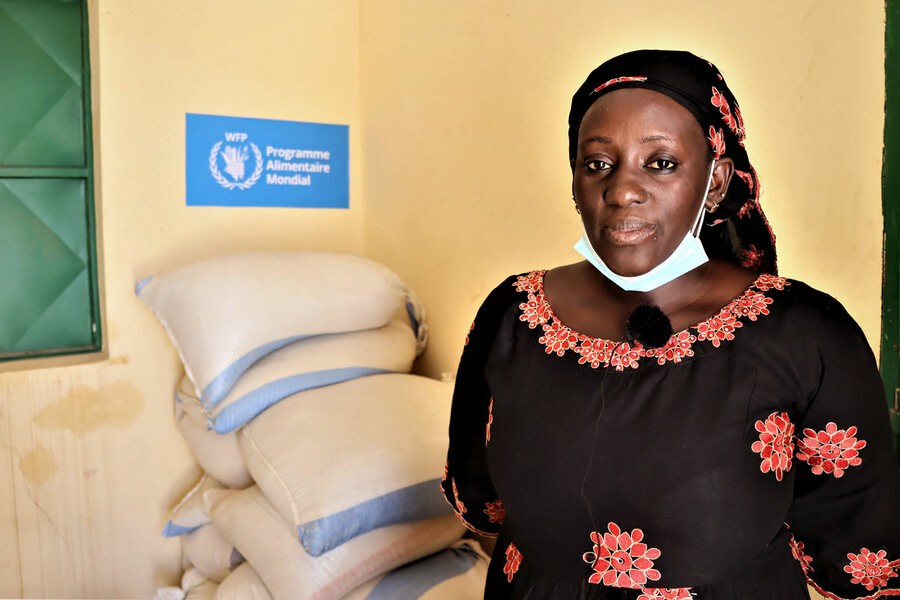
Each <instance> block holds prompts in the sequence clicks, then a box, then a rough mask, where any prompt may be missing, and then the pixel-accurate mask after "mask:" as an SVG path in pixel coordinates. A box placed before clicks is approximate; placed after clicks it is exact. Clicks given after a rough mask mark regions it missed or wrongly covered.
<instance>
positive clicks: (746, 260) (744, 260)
mask: <svg viewBox="0 0 900 600" xmlns="http://www.w3.org/2000/svg"><path fill="white" fill-rule="evenodd" d="M764 254H765V252H762V251H761V250H759V249H757V247H756V246H755V245H753V244H750V247H749V248H747V249H746V250H742V251H741V266H742V267H744V268H745V269H754V268H756V267H758V266H759V263H760V262H761V261H762V257H763V255H764Z"/></svg>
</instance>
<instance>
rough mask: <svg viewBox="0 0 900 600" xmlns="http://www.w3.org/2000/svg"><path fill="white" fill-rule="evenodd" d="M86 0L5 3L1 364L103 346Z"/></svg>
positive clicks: (0, 34) (0, 27) (0, 31)
mask: <svg viewBox="0 0 900 600" xmlns="http://www.w3.org/2000/svg"><path fill="white" fill-rule="evenodd" d="M86 4H87V0H0V57H3V58H2V60H0V90H2V91H0V361H9V360H14V359H21V358H36V357H42V356H54V355H61V354H76V353H86V352H96V351H99V350H100V349H101V347H102V336H101V333H102V331H101V326H100V325H101V324H100V299H99V289H98V282H97V245H96V222H95V215H94V174H93V171H94V165H93V139H92V138H93V134H92V132H93V125H92V120H91V93H90V89H91V85H90V54H89V43H88V14H87V6H86Z"/></svg>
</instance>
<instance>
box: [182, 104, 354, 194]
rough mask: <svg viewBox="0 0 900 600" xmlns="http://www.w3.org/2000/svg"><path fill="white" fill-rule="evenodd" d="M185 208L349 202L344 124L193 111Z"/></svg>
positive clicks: (189, 118)
mask: <svg viewBox="0 0 900 600" xmlns="http://www.w3.org/2000/svg"><path fill="white" fill-rule="evenodd" d="M185 138H186V168H187V179H186V193H187V204H188V206H296V207H307V208H313V207H314V208H347V207H349V205H350V150H349V128H348V127H347V126H346V125H329V124H325V123H301V122H297V121H275V120H271V119H249V118H241V117H220V116H216V115H198V114H192V113H188V114H187V118H186V135H185Z"/></svg>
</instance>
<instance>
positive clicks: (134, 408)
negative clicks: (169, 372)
mask: <svg viewBox="0 0 900 600" xmlns="http://www.w3.org/2000/svg"><path fill="white" fill-rule="evenodd" d="M144 405H145V401H144V396H143V394H141V392H140V391H139V390H138V389H137V388H136V387H135V386H134V384H132V383H131V382H128V381H114V382H112V383H108V384H106V385H104V386H102V387H99V388H92V387H90V386H86V385H77V386H74V387H72V388H71V389H70V390H69V393H68V394H67V395H66V396H65V397H64V398H62V399H61V400H58V401H56V402H54V403H53V404H50V405H48V406H46V407H44V408H43V409H42V410H41V411H40V412H39V413H38V414H37V415H36V416H35V417H34V423H35V424H36V425H38V426H40V427H44V428H46V429H64V430H69V431H72V432H73V433H75V434H77V435H83V434H86V433H90V432H92V431H96V430H98V429H100V428H101V427H114V428H116V429H125V428H126V427H128V426H130V425H131V424H133V423H134V422H135V421H137V420H138V418H139V417H140V416H141V413H142V412H144Z"/></svg>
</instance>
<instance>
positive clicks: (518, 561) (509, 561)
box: [503, 544, 522, 583]
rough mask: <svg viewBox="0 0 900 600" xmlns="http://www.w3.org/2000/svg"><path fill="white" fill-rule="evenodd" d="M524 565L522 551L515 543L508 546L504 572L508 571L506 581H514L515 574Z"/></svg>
mask: <svg viewBox="0 0 900 600" xmlns="http://www.w3.org/2000/svg"><path fill="white" fill-rule="evenodd" d="M520 566H522V553H521V552H519V549H518V548H516V546H515V544H510V545H509V546H507V547H506V564H505V565H503V572H504V573H506V581H508V582H509V583H512V580H513V575H515V574H516V572H517V571H518V570H519V567H520Z"/></svg>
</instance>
